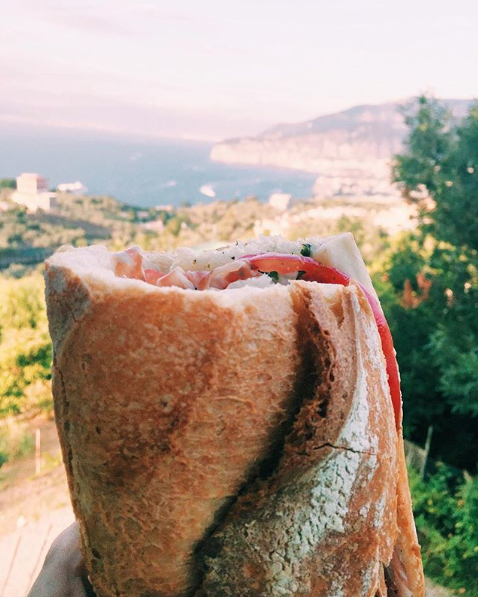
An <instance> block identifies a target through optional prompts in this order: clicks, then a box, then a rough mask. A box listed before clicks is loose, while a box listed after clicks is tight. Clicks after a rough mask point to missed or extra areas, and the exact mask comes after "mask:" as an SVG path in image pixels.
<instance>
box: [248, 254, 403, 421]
mask: <svg viewBox="0 0 478 597" xmlns="http://www.w3.org/2000/svg"><path fill="white" fill-rule="evenodd" d="M243 259H244V258H243ZM245 259H247V261H248V262H249V264H250V266H251V269H252V270H255V269H257V270H259V271H261V272H264V273H270V272H277V273H278V274H291V273H294V272H299V271H302V272H305V273H304V274H303V275H302V276H301V280H305V281H307V282H320V283H322V284H341V285H342V286H348V285H349V284H350V282H351V278H350V277H349V276H347V275H346V274H344V273H342V272H340V271H338V270H336V269H335V268H333V267H329V266H327V265H323V264H321V263H318V262H317V261H315V260H314V259H312V258H311V257H303V256H301V255H283V254H281V253H264V254H263V255H254V256H253V257H249V256H247V257H246V258H245ZM357 284H358V285H359V286H360V288H361V290H362V291H363V293H364V294H365V296H366V297H367V300H368V303H369V305H370V308H371V309H372V313H373V316H374V318H375V322H376V324H377V328H378V333H379V335H380V340H381V344H382V351H383V355H384V357H385V364H386V370H387V377H388V385H389V387H390V396H391V399H392V406H393V412H394V415H395V424H396V427H397V429H399V428H400V426H401V423H402V393H401V390H400V375H399V372H398V365H397V359H396V357H395V349H394V347H393V339H392V334H391V332H390V328H389V326H388V323H387V320H386V319H385V315H384V314H383V311H382V308H381V306H380V303H379V301H378V300H377V299H376V298H375V297H374V296H373V295H372V294H370V292H368V290H366V289H365V288H364V287H363V286H362V284H360V283H357Z"/></svg>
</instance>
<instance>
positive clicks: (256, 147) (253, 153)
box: [211, 100, 469, 173]
mask: <svg viewBox="0 0 478 597" xmlns="http://www.w3.org/2000/svg"><path fill="white" fill-rule="evenodd" d="M409 102H413V100H408V103H409ZM406 103H407V102H393V103H392V102H391V103H386V104H380V105H377V106H371V105H364V106H355V107H353V108H350V109H348V110H345V111H343V112H338V113H336V114H329V115H327V116H321V117H319V118H316V119H315V120H309V121H307V122H301V123H298V124H286V125H278V126H275V127H273V128H271V129H268V130H266V131H264V132H263V133H261V134H259V135H257V136H256V137H245V138H240V139H230V140H227V141H223V142H221V143H218V144H216V145H215V146H214V147H213V148H212V151H211V159H212V160H214V161H217V162H224V163H229V164H254V165H263V166H277V167H284V168H293V169H297V170H305V171H308V172H314V173H315V172H317V173H318V172H321V171H323V170H324V167H326V165H327V163H329V164H330V162H331V161H334V162H336V161H338V162H340V163H341V164H342V166H343V167H344V168H345V169H351V168H356V166H357V162H360V163H362V164H364V163H368V164H369V165H371V164H373V163H374V162H383V160H387V159H390V158H391V157H392V156H393V155H394V154H395V153H397V152H398V151H400V149H401V147H402V143H403V139H404V137H405V134H406V127H405V124H404V121H403V116H402V114H401V112H400V107H403V106H404V105H405V104H406ZM446 103H447V104H448V105H449V106H450V107H451V108H452V109H453V111H454V112H456V113H457V115H461V114H462V113H463V112H464V111H465V109H466V107H467V106H468V104H469V102H468V101H467V100H446ZM372 169H375V168H374V167H372Z"/></svg>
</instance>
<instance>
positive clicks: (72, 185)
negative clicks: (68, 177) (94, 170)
mask: <svg viewBox="0 0 478 597" xmlns="http://www.w3.org/2000/svg"><path fill="white" fill-rule="evenodd" d="M57 189H58V190H59V191H61V192H62V193H72V194H73V195H85V194H86V193H87V192H88V188H87V187H85V185H84V184H83V183H82V182H80V181H79V180H77V181H76V182H63V183H61V184H59V185H58V187H57Z"/></svg>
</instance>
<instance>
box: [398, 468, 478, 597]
mask: <svg viewBox="0 0 478 597" xmlns="http://www.w3.org/2000/svg"><path fill="white" fill-rule="evenodd" d="M409 477H410V489H411V492H412V498H413V506H414V512H415V522H416V525H417V531H418V535H419V539H420V543H421V545H422V556H423V563H424V567H425V573H426V574H427V576H429V577H430V578H432V579H433V580H434V581H436V582H438V583H440V584H442V585H444V586H447V587H450V588H452V589H458V590H459V589H465V590H466V595H468V596H469V597H478V478H474V479H472V478H468V479H466V478H464V477H463V476H462V475H461V474H460V473H458V472H456V471H455V469H452V468H451V467H448V466H446V465H444V464H442V463H437V467H436V472H434V473H433V474H431V475H429V476H428V477H427V478H426V479H425V480H422V479H421V478H420V477H419V475H418V474H417V473H416V472H415V471H413V470H411V471H409Z"/></svg>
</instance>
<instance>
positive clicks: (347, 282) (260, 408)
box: [45, 234, 424, 597]
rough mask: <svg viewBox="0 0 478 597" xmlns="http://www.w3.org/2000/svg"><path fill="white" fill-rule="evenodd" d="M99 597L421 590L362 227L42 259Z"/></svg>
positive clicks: (389, 366) (389, 373)
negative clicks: (296, 237) (321, 234)
mask: <svg viewBox="0 0 478 597" xmlns="http://www.w3.org/2000/svg"><path fill="white" fill-rule="evenodd" d="M45 277H46V298H47V308H48V318H49V326H50V334H51V337H52V341H53V349H54V362H53V395H54V405H55V417H56V423H57V426H58V432H59V436H60V442H61V446H62V452H63V459H64V463H65V467H66V472H67V476H68V483H69V490H70V495H71V500H72V504H73V508H74V511H75V515H76V517H77V519H78V521H79V524H80V529H81V537H82V551H83V555H84V559H85V564H86V567H87V569H88V573H89V577H90V580H91V583H92V585H93V587H94V589H95V592H96V594H97V595H98V597H113V596H121V597H123V596H124V597H126V596H128V597H279V596H296V595H297V596H303V597H339V596H340V597H385V596H388V597H392V596H399V597H423V596H424V581H423V571H422V564H421V559H420V548H419V545H418V541H417V536H416V531H415V526H414V521H413V514H412V507H411V500H410V493H409V488H408V480H407V471H406V466H405V459H404V451H403V438H402V410H401V396H400V385H399V374H398V368H397V364H396V360H395V353H394V350H393V343H392V338H391V335H390V330H389V328H388V325H387V322H386V320H385V317H384V315H383V312H382V309H381V307H380V303H379V300H378V298H377V295H376V293H375V290H374V288H373V286H372V282H371V280H370V277H369V275H368V272H367V270H366V268H365V265H364V263H363V260H362V257H361V255H360V252H359V250H358V248H357V246H356V244H355V242H354V239H353V237H352V235H351V234H342V235H338V236H335V237H331V238H327V239H320V238H311V239H306V240H303V241H296V242H295V241H294V242H293V241H288V240H285V239H282V238H280V237H262V238H259V239H256V240H251V241H248V242H236V243H234V244H232V245H230V246H227V247H223V248H221V249H218V250H215V251H195V250H193V249H187V248H184V249H178V250H177V251H176V252H173V253H149V252H145V251H142V250H141V249H140V248H139V247H132V248H130V249H128V250H126V251H122V252H119V253H112V252H109V251H108V250H107V249H106V248H105V247H103V246H93V247H88V248H76V249H73V248H68V247H67V248H64V249H62V250H60V251H59V252H57V253H56V254H55V255H53V256H52V257H51V258H50V259H48V260H47V262H46V275H45Z"/></svg>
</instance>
